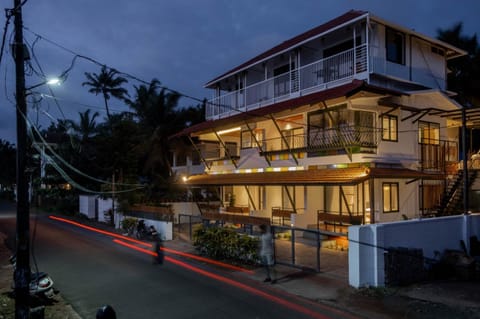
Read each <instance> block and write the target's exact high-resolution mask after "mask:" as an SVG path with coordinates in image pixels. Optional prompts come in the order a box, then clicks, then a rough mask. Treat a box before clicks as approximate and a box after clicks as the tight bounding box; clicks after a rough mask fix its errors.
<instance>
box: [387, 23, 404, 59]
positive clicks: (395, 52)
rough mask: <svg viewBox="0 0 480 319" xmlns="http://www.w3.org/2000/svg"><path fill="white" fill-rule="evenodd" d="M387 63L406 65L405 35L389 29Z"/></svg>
mask: <svg viewBox="0 0 480 319" xmlns="http://www.w3.org/2000/svg"><path fill="white" fill-rule="evenodd" d="M385 42H386V50H387V61H390V62H393V63H398V64H405V34H403V33H402V32H399V31H396V30H393V29H389V28H387V33H386V41H385Z"/></svg>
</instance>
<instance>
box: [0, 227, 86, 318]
mask: <svg viewBox="0 0 480 319" xmlns="http://www.w3.org/2000/svg"><path fill="white" fill-rule="evenodd" d="M4 240H5V235H4V234H2V233H0V319H13V318H15V300H14V299H13V298H11V295H10V294H11V292H12V289H11V287H12V281H13V267H12V266H11V265H10V264H9V262H8V258H9V257H10V256H11V252H10V251H9V250H8V249H7V248H6V247H5V245H4ZM45 318H46V319H81V317H80V316H78V315H77V313H76V312H75V311H73V309H72V306H71V305H69V304H68V303H67V302H65V300H63V298H62V296H61V295H60V294H57V295H56V296H55V298H54V300H53V301H52V303H51V304H49V305H47V306H46V307H45Z"/></svg>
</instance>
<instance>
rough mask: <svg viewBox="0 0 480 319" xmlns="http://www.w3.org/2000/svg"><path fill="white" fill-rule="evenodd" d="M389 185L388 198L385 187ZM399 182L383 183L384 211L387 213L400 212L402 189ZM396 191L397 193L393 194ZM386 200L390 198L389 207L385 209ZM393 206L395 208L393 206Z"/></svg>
mask: <svg viewBox="0 0 480 319" xmlns="http://www.w3.org/2000/svg"><path fill="white" fill-rule="evenodd" d="M386 187H388V190H389V192H388V194H389V196H388V198H385V197H386V196H385V194H386V192H385V189H386ZM399 188H400V187H399V183H398V182H383V183H382V203H383V212H384V213H386V214H390V213H398V212H400V189H399ZM394 192H395V195H394V196H392V195H393V194H394ZM386 200H388V207H389V209H385V207H386V204H387V202H386ZM392 207H393V208H392Z"/></svg>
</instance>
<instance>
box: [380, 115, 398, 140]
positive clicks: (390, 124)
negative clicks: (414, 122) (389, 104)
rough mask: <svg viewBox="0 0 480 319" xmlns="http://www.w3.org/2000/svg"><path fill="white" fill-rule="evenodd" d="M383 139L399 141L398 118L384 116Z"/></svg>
mask: <svg viewBox="0 0 480 319" xmlns="http://www.w3.org/2000/svg"><path fill="white" fill-rule="evenodd" d="M382 139H383V140H384V141H395V142H396V141H398V119H397V117H396V116H393V115H384V116H382Z"/></svg>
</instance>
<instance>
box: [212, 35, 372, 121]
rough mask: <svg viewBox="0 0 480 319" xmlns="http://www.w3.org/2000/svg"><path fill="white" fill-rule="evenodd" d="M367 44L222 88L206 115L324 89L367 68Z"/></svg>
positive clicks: (221, 114)
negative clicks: (230, 88)
mask: <svg viewBox="0 0 480 319" xmlns="http://www.w3.org/2000/svg"><path fill="white" fill-rule="evenodd" d="M367 66H368V51H367V45H366V44H362V45H360V46H357V47H356V48H352V49H350V50H346V51H344V52H341V53H338V54H336V55H333V56H330V57H328V58H324V59H321V60H318V61H315V62H313V63H310V64H308V65H304V66H302V67H300V68H298V69H293V70H291V71H289V72H287V73H283V74H281V75H278V76H276V77H272V78H269V79H266V80H264V81H261V82H257V83H255V84H252V85H250V86H247V87H245V88H242V89H240V90H236V91H232V92H226V93H225V94H222V95H220V96H218V97H216V98H214V99H212V100H210V101H209V103H208V104H207V109H206V119H207V120H209V119H214V118H223V117H227V116H231V115H233V114H237V113H239V112H244V111H249V110H253V109H256V108H259V107H262V106H265V105H270V104H273V103H276V102H279V101H282V100H286V99H289V98H290V96H292V95H294V96H298V95H302V94H307V93H311V92H315V91H321V90H324V89H325V88H326V87H327V86H329V84H332V85H333V84H334V83H335V82H340V83H341V82H342V81H345V80H348V79H351V78H352V77H353V76H354V75H355V74H358V73H363V72H366V71H367Z"/></svg>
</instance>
